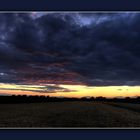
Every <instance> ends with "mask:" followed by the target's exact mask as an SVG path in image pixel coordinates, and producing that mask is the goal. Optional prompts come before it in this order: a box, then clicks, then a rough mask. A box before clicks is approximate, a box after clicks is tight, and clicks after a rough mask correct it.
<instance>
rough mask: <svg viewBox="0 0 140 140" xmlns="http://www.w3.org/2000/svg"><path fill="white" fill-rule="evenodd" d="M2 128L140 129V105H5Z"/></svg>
mask: <svg viewBox="0 0 140 140" xmlns="http://www.w3.org/2000/svg"><path fill="white" fill-rule="evenodd" d="M0 127H47V128H50V127H57V128H58V127H68V128H69V127H140V105H139V104H130V103H99V102H80V101H77V102H76V101H73V102H55V103H54V102H53V103H26V104H24V103H23V104H1V105H0Z"/></svg>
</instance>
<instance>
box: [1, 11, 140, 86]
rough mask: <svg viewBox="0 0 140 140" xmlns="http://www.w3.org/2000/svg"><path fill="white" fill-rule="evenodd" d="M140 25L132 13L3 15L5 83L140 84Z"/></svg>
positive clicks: (136, 15) (3, 71)
mask: <svg viewBox="0 0 140 140" xmlns="http://www.w3.org/2000/svg"><path fill="white" fill-rule="evenodd" d="M35 14H39V13H35ZM33 17H36V18H33ZM139 25H140V14H139V13H129V12H127V13H70V14H68V13H63V14H62V13H60V14H57V13H53V14H41V15H39V16H35V15H34V14H32V13H27V14H18V13H17V14H16V13H15V14H0V73H1V74H0V82H5V83H26V84H35V83H36V84H42V83H45V84H48V83H51V84H86V85H92V86H108V85H132V86H133V85H139V84H140V80H139V79H140V74H139V71H140V46H139V44H140V26H139ZM11 79H12V80H11Z"/></svg>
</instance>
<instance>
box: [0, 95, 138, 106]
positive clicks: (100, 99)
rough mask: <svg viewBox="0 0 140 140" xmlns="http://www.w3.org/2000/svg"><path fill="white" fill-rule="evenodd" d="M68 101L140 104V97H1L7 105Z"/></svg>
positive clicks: (0, 99)
mask: <svg viewBox="0 0 140 140" xmlns="http://www.w3.org/2000/svg"><path fill="white" fill-rule="evenodd" d="M66 101H88V102H91V101H92V102H124V103H140V97H135V98H134V97H125V98H106V97H102V96H99V97H81V98H73V97H71V98H70V97H50V96H27V95H12V96H0V104H3V103H6V104H8V103H9V104H10V103H41V102H42V103H45V102H66Z"/></svg>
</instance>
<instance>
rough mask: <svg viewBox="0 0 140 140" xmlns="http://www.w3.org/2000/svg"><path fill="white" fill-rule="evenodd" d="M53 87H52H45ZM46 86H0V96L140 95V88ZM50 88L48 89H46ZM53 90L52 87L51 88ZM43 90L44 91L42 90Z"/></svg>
mask: <svg viewBox="0 0 140 140" xmlns="http://www.w3.org/2000/svg"><path fill="white" fill-rule="evenodd" d="M47 86H52V87H53V86H54V85H47ZM47 86H43V85H16V84H3V83H1V84H0V94H1V95H38V96H41V95H44V96H56V97H77V98H80V97H85V96H86V97H88V96H90V97H91V96H93V97H97V96H103V97H109V98H110V97H128V96H129V97H135V96H139V95H140V86H100V87H99V86H98V87H93V86H84V85H59V86H58V87H59V88H60V89H61V88H62V89H67V90H66V91H61V90H55V91H51V92H50V91H48V89H47ZM48 88H50V87H48ZM53 88H54V87H53ZM44 89H45V90H44Z"/></svg>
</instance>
